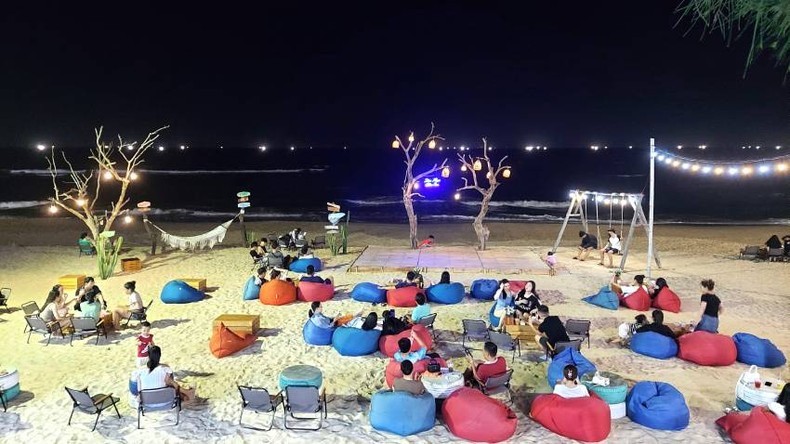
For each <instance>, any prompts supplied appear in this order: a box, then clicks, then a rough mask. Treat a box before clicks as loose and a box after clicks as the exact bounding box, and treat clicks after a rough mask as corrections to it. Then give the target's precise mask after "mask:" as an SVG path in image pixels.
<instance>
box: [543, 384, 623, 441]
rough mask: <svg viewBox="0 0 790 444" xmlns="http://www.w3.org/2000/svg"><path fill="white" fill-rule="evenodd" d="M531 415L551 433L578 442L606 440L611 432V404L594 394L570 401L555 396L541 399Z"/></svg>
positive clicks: (545, 396) (546, 396)
mask: <svg viewBox="0 0 790 444" xmlns="http://www.w3.org/2000/svg"><path fill="white" fill-rule="evenodd" d="M529 416H530V417H531V418H532V419H534V420H535V421H536V422H537V423H538V424H540V425H542V426H543V427H546V428H547V429H549V430H551V431H552V432H554V433H556V434H558V435H560V436H564V437H566V438H570V439H575V440H577V441H585V442H598V441H603V440H604V439H606V437H608V436H609V432H611V430H612V419H611V413H610V410H609V405H608V404H607V403H606V402H604V401H603V400H602V399H601V398H599V397H597V396H595V394H594V393H590V396H588V397H585V398H570V399H566V398H563V397H562V396H559V395H554V394H550V395H541V396H538V397H537V398H535V400H534V401H532V409H531V410H530V412H529Z"/></svg>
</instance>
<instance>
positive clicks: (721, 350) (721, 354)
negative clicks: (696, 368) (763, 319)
mask: <svg viewBox="0 0 790 444" xmlns="http://www.w3.org/2000/svg"><path fill="white" fill-rule="evenodd" d="M736 357H738V350H737V349H736V348H735V341H733V340H732V338H731V337H729V336H725V335H720V334H718V333H709V332H707V331H695V332H694V333H689V334H687V335H683V336H681V337H680V338H678V358H680V359H683V360H684V361H689V362H693V363H695V364H699V365H709V366H714V367H720V366H725V365H731V364H733V363H734V362H735V358H736Z"/></svg>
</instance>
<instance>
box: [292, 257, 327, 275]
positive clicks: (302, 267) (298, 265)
mask: <svg viewBox="0 0 790 444" xmlns="http://www.w3.org/2000/svg"><path fill="white" fill-rule="evenodd" d="M308 265H312V266H313V268H315V271H321V259H318V258H317V257H311V258H309V259H297V260H295V261H293V262H291V265H289V266H288V269H289V270H291V271H295V272H297V273H307V266H308Z"/></svg>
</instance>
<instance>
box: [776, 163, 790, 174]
mask: <svg viewBox="0 0 790 444" xmlns="http://www.w3.org/2000/svg"><path fill="white" fill-rule="evenodd" d="M776 171H782V172H784V171H787V164H786V163H784V162H783V163H780V164H779V165H777V166H776Z"/></svg>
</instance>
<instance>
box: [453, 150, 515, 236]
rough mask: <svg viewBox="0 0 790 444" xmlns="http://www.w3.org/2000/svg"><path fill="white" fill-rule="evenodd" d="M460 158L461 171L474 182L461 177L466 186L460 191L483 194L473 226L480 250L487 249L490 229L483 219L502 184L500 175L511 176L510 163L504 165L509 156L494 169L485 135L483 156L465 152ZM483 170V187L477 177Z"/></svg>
mask: <svg viewBox="0 0 790 444" xmlns="http://www.w3.org/2000/svg"><path fill="white" fill-rule="evenodd" d="M458 158H459V159H460V160H461V171H462V172H464V173H468V174H469V175H470V176H471V178H472V183H471V184H470V183H469V179H468V178H466V177H461V178H462V179H463V181H464V186H462V187H461V188H458V190H457V191H458V193H460V192H462V191H464V190H475V191H477V192H478V193H480V194H481V195H482V196H483V198H482V200H481V201H480V211H479V212H478V213H477V216H476V217H475V220H474V221H473V222H472V227H473V228H474V230H475V234H476V235H477V240H478V241H479V242H480V245H479V246H478V248H479V249H480V250H485V249H486V244H487V243H488V236H489V234H490V231H489V230H488V227H486V226H485V225H483V220H485V217H486V214H487V213H488V204H489V203H490V202H491V198H492V197H494V191H496V189H497V187H499V185H501V184H502V183H501V182H499V181H498V180H497V179H498V178H499V177H503V178H505V179H507V178H509V177H510V165H503V163H504V162H505V159H507V156H505V157H503V158H502V159H500V160H499V163H498V164H497V167H496V169H494V167H493V166H492V164H491V159H490V158H489V157H488V142H487V141H486V139H485V137H484V138H483V157H482V158H473V157H472V156H471V155H469V156H466V155H464V154H458ZM483 170H485V174H486V180H487V181H488V187H483V186H482V185H481V181H482V179H480V180H478V178H477V173H478V172H482V171H483ZM456 198H460V194H456Z"/></svg>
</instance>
